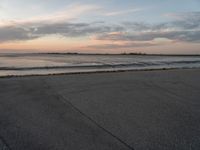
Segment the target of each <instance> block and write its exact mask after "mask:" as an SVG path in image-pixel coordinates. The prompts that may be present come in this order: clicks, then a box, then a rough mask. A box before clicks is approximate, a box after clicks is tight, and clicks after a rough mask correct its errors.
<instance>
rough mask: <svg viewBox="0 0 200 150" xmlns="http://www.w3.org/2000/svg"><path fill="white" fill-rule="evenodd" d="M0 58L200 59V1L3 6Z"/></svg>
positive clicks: (36, 0)
mask: <svg viewBox="0 0 200 150" xmlns="http://www.w3.org/2000/svg"><path fill="white" fill-rule="evenodd" d="M0 52H3V53H6V52H83V53H84V52H87V53H88V52H89V53H121V52H143V53H167V54H169V53H170V54H175V53H176V54H200V0H123V1H122V0H98V1H97V0H73V1H72V0H0Z"/></svg>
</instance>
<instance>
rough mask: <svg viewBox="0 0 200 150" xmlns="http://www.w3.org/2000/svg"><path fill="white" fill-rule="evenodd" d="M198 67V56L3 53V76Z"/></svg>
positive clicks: (0, 56)
mask: <svg viewBox="0 0 200 150" xmlns="http://www.w3.org/2000/svg"><path fill="white" fill-rule="evenodd" d="M199 67H200V57H199V56H147V55H144V56H140V55H78V54H76V55H69V54H68V55H66V54H0V76H7V75H31V74H55V73H72V72H93V71H113V70H140V69H161V68H199Z"/></svg>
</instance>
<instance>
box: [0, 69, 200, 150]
mask: <svg viewBox="0 0 200 150" xmlns="http://www.w3.org/2000/svg"><path fill="white" fill-rule="evenodd" d="M199 77H200V69H175V70H154V71H126V72H110V73H83V74H71V75H70V74H68V75H65V74H63V75H45V76H27V77H25V76H24V77H12V78H9V77H6V78H0V149H6V150H7V149H8V150H131V149H132V150H133V149H134V150H199V148H200V92H199V91H200V78H199Z"/></svg>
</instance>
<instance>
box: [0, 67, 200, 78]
mask: <svg viewBox="0 0 200 150" xmlns="http://www.w3.org/2000/svg"><path fill="white" fill-rule="evenodd" d="M168 70H200V68H195V67H194V68H158V69H127V70H110V71H86V72H66V73H52V74H30V75H6V76H0V79H5V78H23V77H40V76H42V77H45V76H63V75H80V74H103V73H121V72H148V71H168Z"/></svg>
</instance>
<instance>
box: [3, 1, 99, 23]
mask: <svg viewBox="0 0 200 150" xmlns="http://www.w3.org/2000/svg"><path fill="white" fill-rule="evenodd" d="M98 9H100V7H99V6H97V5H92V4H79V3H76V4H71V5H69V6H67V7H66V8H65V9H63V10H61V11H57V12H53V13H51V14H46V15H40V16H35V17H31V18H29V19H17V20H15V19H13V20H0V26H8V25H19V24H22V25H23V24H30V25H33V24H46V23H48V24H50V23H60V22H67V21H70V20H73V19H76V18H77V17H80V16H82V15H84V14H87V13H89V12H93V11H97V10H98Z"/></svg>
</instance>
